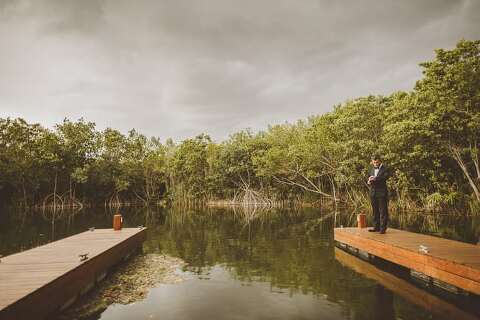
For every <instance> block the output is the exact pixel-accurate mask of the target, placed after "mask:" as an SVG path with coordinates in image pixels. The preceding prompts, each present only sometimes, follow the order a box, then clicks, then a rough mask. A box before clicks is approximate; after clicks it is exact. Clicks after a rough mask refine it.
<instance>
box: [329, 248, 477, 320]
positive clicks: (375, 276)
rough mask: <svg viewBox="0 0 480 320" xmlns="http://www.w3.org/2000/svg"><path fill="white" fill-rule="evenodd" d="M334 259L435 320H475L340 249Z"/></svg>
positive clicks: (426, 292) (455, 307)
mask: <svg viewBox="0 0 480 320" xmlns="http://www.w3.org/2000/svg"><path fill="white" fill-rule="evenodd" d="M335 259H337V261H338V262H340V263H341V264H342V265H344V266H346V267H348V268H350V269H353V270H355V271H356V272H358V273H360V274H361V275H363V276H364V277H367V278H369V279H372V280H375V281H376V282H378V283H379V284H381V285H382V286H384V287H385V288H387V289H388V290H390V291H392V292H394V293H395V294H397V295H399V296H401V297H402V298H404V299H405V300H407V301H409V302H410V303H413V304H415V305H417V306H420V307H422V308H423V309H425V310H428V311H429V312H431V313H432V314H434V315H435V319H455V320H475V319H478V318H477V316H476V315H474V314H471V313H468V312H466V311H464V310H462V308H460V307H457V306H455V305H454V304H452V303H449V302H447V301H445V300H443V299H441V298H438V297H436V296H435V295H433V294H431V293H429V292H428V291H425V290H422V289H420V288H418V287H417V286H415V285H413V284H411V283H409V282H408V281H406V280H403V279H401V278H399V277H397V276H395V275H393V274H392V273H390V272H386V271H383V270H381V269H379V268H377V267H375V266H374V265H373V264H371V263H368V262H366V261H363V260H362V259H359V258H357V257H355V256H353V255H351V254H349V253H347V252H345V251H343V250H341V249H338V248H335Z"/></svg>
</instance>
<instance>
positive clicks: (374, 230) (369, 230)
mask: <svg viewBox="0 0 480 320" xmlns="http://www.w3.org/2000/svg"><path fill="white" fill-rule="evenodd" d="M378 231H380V229H377V228H373V229H368V232H378Z"/></svg>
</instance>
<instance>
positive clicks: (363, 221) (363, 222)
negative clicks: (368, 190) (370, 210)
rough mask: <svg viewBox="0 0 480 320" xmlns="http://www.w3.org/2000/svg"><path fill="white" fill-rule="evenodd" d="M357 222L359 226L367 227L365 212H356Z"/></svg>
mask: <svg viewBox="0 0 480 320" xmlns="http://www.w3.org/2000/svg"><path fill="white" fill-rule="evenodd" d="M357 223H358V227H359V228H366V227H367V216H366V215H365V213H360V214H357Z"/></svg>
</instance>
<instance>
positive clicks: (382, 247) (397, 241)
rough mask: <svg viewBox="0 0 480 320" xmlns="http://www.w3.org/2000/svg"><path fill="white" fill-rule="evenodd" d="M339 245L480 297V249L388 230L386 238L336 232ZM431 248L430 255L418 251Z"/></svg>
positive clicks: (361, 232) (343, 230)
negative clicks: (360, 251) (425, 247)
mask: <svg viewBox="0 0 480 320" xmlns="http://www.w3.org/2000/svg"><path fill="white" fill-rule="evenodd" d="M334 238H335V240H336V241H338V242H341V243H345V244H347V245H349V246H351V247H354V248H358V249H360V250H363V251H366V252H368V253H370V254H372V255H375V256H378V257H380V258H383V259H385V260H388V261H391V262H393V263H396V264H399V265H401V266H404V267H406V268H409V269H412V270H415V271H418V272H422V273H424V274H426V275H428V276H430V277H433V278H435V279H439V280H442V281H444V282H446V283H449V284H451V285H454V286H456V287H459V288H461V289H464V290H466V291H469V292H472V293H475V294H480V267H479V265H480V246H476V245H471V244H468V243H462V242H458V241H453V240H448V239H442V238H438V237H432V236H428V235H422V234H416V233H412V232H407V231H401V230H396V229H388V232H387V233H386V234H383V235H382V234H379V233H372V232H368V231H367V230H366V229H359V228H335V230H334ZM420 245H425V246H427V247H428V250H429V252H428V253H427V254H424V253H421V252H419V251H418V248H419V246H420Z"/></svg>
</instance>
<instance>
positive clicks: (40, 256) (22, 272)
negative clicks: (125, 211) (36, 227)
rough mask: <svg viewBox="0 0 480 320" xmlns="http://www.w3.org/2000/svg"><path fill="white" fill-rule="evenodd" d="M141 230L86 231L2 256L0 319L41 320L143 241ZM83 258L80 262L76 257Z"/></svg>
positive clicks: (143, 234)
mask: <svg viewBox="0 0 480 320" xmlns="http://www.w3.org/2000/svg"><path fill="white" fill-rule="evenodd" d="M145 237H146V229H145V228H141V229H140V228H125V229H122V230H121V231H113V230H111V229H103V230H102V229H96V230H95V231H86V232H83V233H80V234H77V235H74V236H71V237H68V238H65V239H62V240H59V241H55V242H51V243H49V244H46V245H44V246H41V247H37V248H34V249H31V250H28V251H24V252H20V253H17V254H13V255H10V256H7V257H3V258H2V261H1V263H0V320H4V319H18V320H22V319H43V318H46V317H48V316H51V315H52V314H54V313H55V312H57V311H58V310H59V308H61V307H62V306H63V305H64V304H65V303H66V302H68V301H71V300H72V299H74V298H75V297H77V296H78V295H79V294H80V293H81V292H82V291H83V290H84V289H85V288H86V287H88V286H90V285H92V284H94V283H95V281H96V279H97V278H98V277H99V276H100V275H101V274H102V273H104V272H106V271H108V269H109V268H111V267H112V266H113V265H114V264H116V263H118V262H119V261H120V260H122V259H123V258H124V257H125V256H126V255H128V254H129V253H131V252H133V251H135V250H136V249H137V248H138V247H140V246H141V245H142V243H143V241H144V240H145ZM87 252H88V254H89V255H88V256H89V259H88V260H85V261H80V259H79V256H78V255H79V254H83V253H87Z"/></svg>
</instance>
